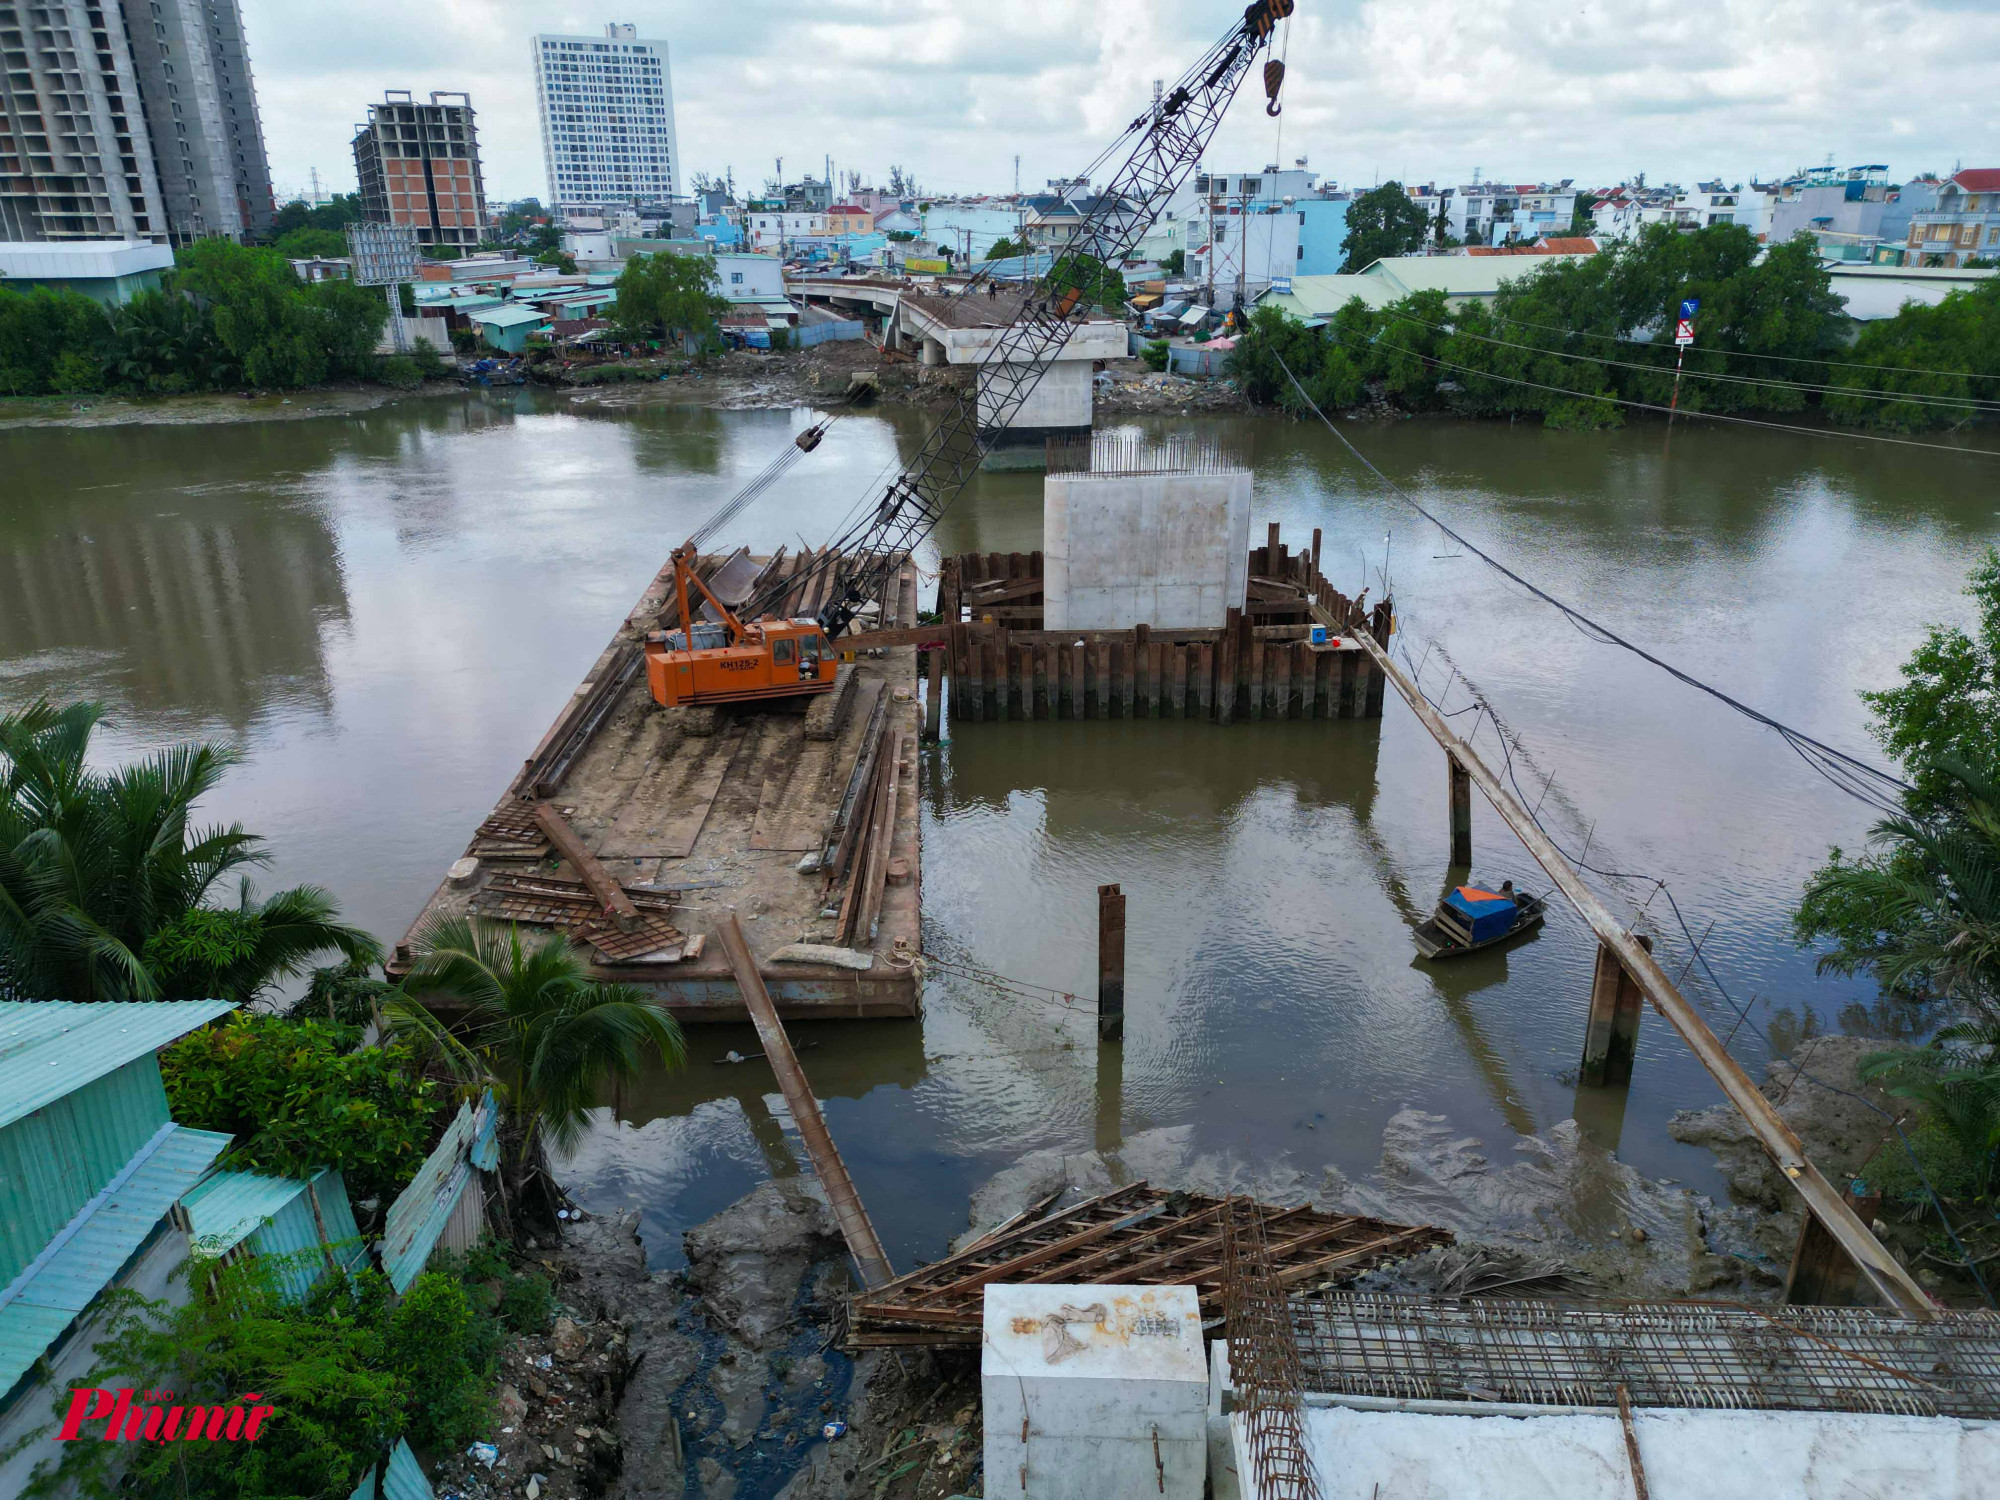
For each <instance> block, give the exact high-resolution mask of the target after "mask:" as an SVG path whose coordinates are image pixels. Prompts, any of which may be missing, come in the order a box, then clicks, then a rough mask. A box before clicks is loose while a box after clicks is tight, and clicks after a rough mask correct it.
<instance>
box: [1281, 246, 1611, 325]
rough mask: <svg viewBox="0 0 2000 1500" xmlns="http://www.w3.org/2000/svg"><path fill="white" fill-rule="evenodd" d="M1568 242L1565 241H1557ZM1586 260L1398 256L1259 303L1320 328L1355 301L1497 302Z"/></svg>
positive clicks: (1303, 281) (1309, 281)
mask: <svg viewBox="0 0 2000 1500" xmlns="http://www.w3.org/2000/svg"><path fill="white" fill-rule="evenodd" d="M1552 243H1562V241H1552ZM1581 258H1582V256H1581V255H1571V254H1566V253H1564V254H1543V255H1395V256H1385V257H1384V258H1383V259H1381V260H1378V261H1375V262H1373V263H1372V264H1371V265H1369V266H1367V267H1366V268H1365V269H1363V270H1361V271H1359V272H1357V273H1355V274H1353V275H1339V276H1295V277H1293V278H1292V282H1291V289H1290V290H1289V291H1286V290H1283V289H1282V288H1281V287H1278V286H1272V287H1270V288H1269V289H1268V290H1266V291H1265V292H1264V293H1263V295H1261V296H1260V297H1258V298H1257V299H1256V301H1257V305H1258V306H1260V307H1264V306H1269V307H1276V308H1278V309H1280V310H1281V311H1283V312H1286V313H1289V314H1290V315H1291V316H1292V317H1294V318H1297V319H1298V320H1300V321H1301V322H1303V323H1305V324H1306V325H1307V326H1308V327H1316V326H1318V325H1319V324H1321V323H1323V322H1325V321H1326V320H1327V319H1329V318H1331V317H1332V316H1333V315H1334V314H1335V313H1337V312H1338V311H1340V309H1341V308H1343V307H1345V306H1346V305H1347V304H1348V303H1349V302H1351V301H1353V300H1354V299H1355V298H1357V297H1358V298H1360V299H1361V301H1362V302H1363V303H1364V304H1365V305H1367V306H1368V307H1371V308H1383V307H1387V306H1388V305H1389V304H1390V303H1392V302H1398V301H1401V300H1402V299H1403V298H1405V297H1408V296H1410V295H1412V294H1413V293H1416V292H1425V291H1437V292H1443V293H1444V297H1445V304H1446V305H1447V306H1450V307H1462V306H1464V305H1466V304H1467V303H1471V302H1486V301H1491V300H1492V299H1493V298H1494V297H1495V296H1497V295H1499V291H1500V286H1501V284H1502V283H1503V282H1507V281H1512V280H1514V279H1515V278H1517V277H1521V276H1526V275H1529V274H1531V273H1532V272H1533V271H1535V270H1536V269H1537V268H1538V267H1540V266H1543V265H1547V264H1549V263H1550V262H1551V261H1554V260H1558V259H1581Z"/></svg>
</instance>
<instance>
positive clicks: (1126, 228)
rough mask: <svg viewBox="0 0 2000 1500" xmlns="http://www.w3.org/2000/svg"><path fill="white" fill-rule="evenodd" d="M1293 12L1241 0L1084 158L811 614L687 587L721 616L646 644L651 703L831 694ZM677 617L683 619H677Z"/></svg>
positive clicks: (823, 560)
mask: <svg viewBox="0 0 2000 1500" xmlns="http://www.w3.org/2000/svg"><path fill="white" fill-rule="evenodd" d="M1293 8H1294V0H1255V3H1253V4H1252V5H1250V6H1249V8H1248V9H1246V10H1245V11H1244V13H1243V18H1242V20H1241V21H1239V22H1237V23H1236V24H1235V25H1233V26H1232V27H1231V28H1230V29H1229V31H1228V33H1227V34H1226V35H1225V36H1224V37H1223V38H1222V39H1221V40H1220V41H1219V42H1217V43H1216V44H1215V45H1214V46H1212V47H1210V48H1209V49H1208V51H1207V52H1205V53H1204V54H1203V55H1202V56H1201V58H1200V59H1199V60H1198V61H1196V62H1195V63H1194V65H1193V66H1192V67H1190V68H1189V69H1188V70H1187V72H1185V73H1183V74H1182V75H1181V77H1180V78H1179V79H1178V80H1177V81H1176V82H1175V83H1174V85H1173V87H1172V88H1170V89H1168V90H1167V91H1166V92H1165V94H1164V95H1163V96H1162V97H1160V98H1159V99H1158V101H1157V102H1156V103H1154V104H1153V105H1152V106H1151V107H1150V108H1149V109H1148V110H1147V112H1146V113H1145V114H1142V115H1140V116H1139V117H1138V118H1137V119H1135V120H1133V121H1132V123H1131V124H1130V125H1128V126H1127V127H1126V128H1125V130H1124V133H1123V134H1121V135H1120V136H1119V138H1118V139H1117V140H1116V141H1114V142H1113V143H1112V144H1111V145H1110V146H1109V147H1108V148H1106V150H1105V151H1104V152H1103V153H1102V155H1100V156H1099V157H1098V159H1097V161H1096V162H1093V163H1092V164H1091V167H1090V168H1089V169H1088V170H1087V172H1086V174H1085V175H1086V177H1088V176H1089V175H1091V174H1092V173H1094V172H1095V171H1096V170H1098V169H1099V168H1100V167H1101V166H1103V165H1104V164H1105V163H1106V162H1108V161H1111V160H1113V159H1114V158H1116V157H1117V156H1118V154H1119V153H1120V152H1121V151H1123V152H1124V153H1125V156H1124V160H1123V162H1122V163H1121V164H1120V165H1119V166H1118V167H1117V168H1116V170H1115V171H1114V172H1113V173H1112V175H1111V178H1110V180H1109V181H1108V182H1106V183H1105V185H1104V187H1103V189H1102V190H1101V191H1100V192H1099V193H1098V194H1097V196H1096V197H1095V198H1092V199H1088V200H1086V201H1085V202H1084V204H1083V208H1084V212H1083V214H1082V217H1081V219H1080V220H1079V222H1078V223H1077V225H1076V228H1075V231H1074V233H1073V234H1072V236H1071V238H1070V240H1069V242H1068V244H1067V245H1066V246H1065V247H1064V248H1063V249H1062V250H1061V251H1060V252H1059V253H1058V254H1056V256H1055V257H1054V260H1053V263H1052V264H1051V265H1050V268H1049V272H1048V274H1047V275H1046V276H1044V277H1041V278H1038V279H1037V280H1036V281H1035V282H1034V283H1033V284H1032V285H1031V286H1030V287H1029V289H1028V293H1027V295H1026V296H1025V297H1024V298H1023V299H1022V302H1021V305H1020V311H1019V312H1018V313H1017V314H1016V315H1015V317H1014V319H1013V320H1012V321H1011V322H1010V323H1008V324H1007V325H1006V326H1005V327H1004V328H1003V329H1002V330H1001V331H1000V336H999V337H998V338H996V339H994V340H993V342H992V343H991V344H990V345H989V346H988V348H987V350H986V352H985V353H984V355H982V357H981V359H980V362H979V365H978V367H977V372H976V375H975V380H974V389H973V391H972V393H971V394H970V395H966V394H961V395H960V396H959V397H958V398H957V400H956V401H955V402H954V403H953V405H952V407H951V409H950V410H949V411H948V412H946V413H945V415H944V416H943V417H942V418H941V419H940V420H939V422H938V424H937V425H936V426H935V427H934V428H932V429H931V432H930V434H929V436H928V437H926V438H925V440H924V444H923V447H922V448H921V449H919V450H918V452H917V454H916V456H915V457H914V458H913V459H912V460H911V461H910V464H909V466H908V467H907V468H905V469H904V470H903V472H902V473H901V474H899V475H897V476H896V478H895V479H893V480H892V481H890V483H889V485H888V487H887V488H886V489H885V490H884V491H883V493H882V495H881V497H880V498H879V499H878V500H876V501H875V503H874V504H872V505H870V506H869V507H868V508H867V509H865V510H864V511H863V512H862V513H861V515H860V516H859V517H858V518H857V519H856V520H854V521H853V522H852V523H851V524H849V526H848V527H847V529H846V530H845V531H843V532H842V533H841V534H840V535H839V536H837V537H835V538H834V539H833V540H832V542H831V543H830V544H829V545H828V546H827V548H826V549H825V551H824V552H822V553H821V554H820V556H819V558H818V559H816V560H815V561H814V563H813V564H812V568H813V569H814V570H818V569H823V568H836V569H838V570H839V571H838V574H837V586H836V587H834V588H833V589H831V590H830V591H829V592H828V596H827V597H828V602H827V604H826V606H825V607H824V608H823V609H822V610H821V611H820V613H819V616H818V618H817V620H816V621H813V622H805V621H772V622H770V629H769V630H768V631H767V629H766V628H765V622H764V621H763V620H762V618H761V617H763V616H765V615H767V614H769V613H770V612H771V611H772V610H774V609H776V608H777V607H778V606H779V604H780V603H781V601H782V600H783V599H784V598H785V597H786V596H787V595H788V594H789V593H791V591H792V590H794V589H796V588H798V587H799V584H800V579H801V576H802V575H801V574H794V575H792V576H791V577H789V578H786V579H784V580H782V581H774V582H773V583H771V584H770V585H768V586H767V587H766V588H765V589H764V591H763V592H761V593H760V594H758V595H756V596H754V597H753V598H752V599H751V600H750V601H749V602H748V603H747V604H746V605H745V606H744V607H743V608H742V609H741V610H739V611H732V610H729V609H727V608H725V607H724V606H723V605H722V604H721V603H720V601H718V600H716V599H715V598H714V596H713V595H712V594H708V591H707V590H706V589H705V588H702V587H701V585H700V582H699V580H698V579H696V580H694V585H695V587H696V588H697V589H698V590H699V591H700V592H702V593H703V594H705V595H708V600H709V604H710V606H711V608H712V611H716V612H719V613H720V615H721V616H722V618H721V620H720V622H719V623H718V625H717V626H715V627H710V629H711V630H712V632H713V633H712V634H711V635H710V637H709V639H708V640H704V639H703V627H700V626H697V627H696V628H695V630H694V631H693V632H692V636H691V637H690V634H689V633H688V632H686V631H674V632H671V633H669V634H667V635H665V636H663V637H661V638H660V639H659V640H658V641H657V642H655V643H654V645H653V646H652V647H651V648H650V649H649V652H648V658H649V660H648V669H649V676H650V679H651V682H652V686H653V696H654V697H655V698H657V699H658V700H659V701H660V702H662V703H704V702H725V701H731V700H742V699H749V698H762V697H776V696H781V695H790V694H794V693H800V692H816V691H823V690H825V689H827V688H830V687H832V686H833V680H834V674H833V670H832V660H831V658H832V652H831V650H830V649H829V648H828V646H827V644H826V642H827V641H828V640H831V639H833V638H837V637H838V636H839V635H840V634H841V633H842V632H843V631H845V630H846V629H847V627H848V625H849V624H850V623H851V622H852V621H853V619H854V616H855V612H856V611H857V610H858V609H859V608H860V607H861V605H862V604H863V603H864V602H866V601H867V600H869V599H871V598H874V597H876V596H877V595H878V594H879V593H880V592H881V589H882V587H883V585H884V583H885V582H886V581H887V578H888V574H889V573H890V571H891V570H892V569H894V568H895V567H897V566H899V564H898V562H897V559H898V558H899V557H901V556H903V555H905V554H907V553H909V552H911V551H913V550H914V549H915V547H916V545H917V544H918V543H919V542H921V541H922V540H923V539H924V538H925V537H926V536H928V535H929V534H930V533H931V531H932V530H933V529H935V528H936V526H937V524H938V522H939V521H940V520H942V519H943V517H944V513H945V511H946V510H947V509H948V508H949V507H950V505H951V503H952V502H953V501H954V500H956V499H957V498H958V495H959V493H960V491H962V490H963V489H964V488H965V486H966V485H967V483H969V482H970V481H971V478H972V476H973V474H974V473H975V472H976V471H977V470H978V468H979V462H980V460H981V459H982V458H983V457H984V456H985V454H986V452H987V450H988V448H989V447H990V446H991V444H992V442H993V440H994V439H995V438H997V437H998V435H999V434H1000V433H1001V432H1003V431H1004V430H1005V429H1006V428H1007V426H1008V424H1009V423H1010V422H1011V421H1012V420H1013V418H1014V417H1015V415H1016V414H1017V413H1018V412H1019V411H1020V410H1021V408H1022V407H1023V406H1024V405H1025V404H1026V402H1027V400H1028V398H1029V397H1030V396H1031V395H1032V394H1033V393H1034V390H1035V387H1036V386H1037V385H1039V384H1040V383H1041V380H1042V377H1043V376H1044V375H1045V374H1046V373H1047V372H1048V368H1049V365H1050V364H1051V363H1052V362H1053V361H1054V359H1055V357H1056V355H1057V354H1059V353H1060V352H1061V350H1062V348H1063V346H1064V345H1065V344H1067V343H1068V342H1069V340H1070V337H1071V336H1072V335H1073V334H1074V333H1075V332H1076V329H1077V327H1078V325H1079V324H1080V323H1081V322H1082V321H1083V320H1084V318H1086V317H1087V316H1088V315H1089V313H1090V311H1091V308H1092V306H1093V305H1094V297H1093V293H1094V290H1095V286H1096V283H1097V281H1098V279H1099V277H1101V276H1102V275H1103V273H1104V270H1105V268H1106V267H1108V266H1115V265H1117V264H1119V263H1120V262H1121V261H1123V260H1124V259H1125V257H1126V256H1127V254H1129V253H1130V252H1131V250H1132V249H1133V248H1134V247H1135V246H1136V245H1137V244H1138V242H1139V241H1140V239H1141V238H1143V237H1144V235H1145V234H1146V232H1147V231H1148V230H1149V229H1150V228H1152V225H1153V222H1154V221H1155V220H1156V219H1157V218H1158V217H1159V215H1160V213H1161V211H1162V210H1163V209H1164V207H1165V205H1166V203H1167V202H1168V200H1169V199H1170V198H1171V197H1172V196H1173V194H1174V193H1175V192H1176V190H1178V189H1179V187H1180V186H1181V184H1182V183H1183V182H1185V181H1186V180H1187V176H1188V174H1189V173H1190V172H1192V171H1193V170H1194V168H1195V167H1196V165H1197V164H1198V163H1199V162H1200V161H1201V158H1202V154H1203V153H1204V152H1205V151H1206V150H1207V148H1208V144H1209V142H1210V141H1211V140H1212V139H1213V138H1214V135H1215V132H1216V129H1217V127H1218V126H1220V125H1221V123H1222V116H1223V114H1224V112H1225V111H1226V110H1227V109H1228V107H1229V102H1230V100H1231V99H1233V98H1234V97H1235V95H1236V90H1237V89H1238V87H1239V86H1240V85H1241V84H1242V82H1243V80H1244V78H1245V77H1246V76H1248V75H1249V73H1250V71H1251V69H1252V68H1253V67H1254V66H1255V65H1256V61H1257V58H1258V55H1259V54H1260V53H1263V52H1265V51H1267V50H1269V48H1270V45H1271V41H1272V38H1273V36H1274V34H1275V33H1276V30H1277V27H1278V25H1279V23H1280V22H1282V21H1284V20H1285V19H1286V18H1287V17H1289V16H1290V15H1291V14H1292V11H1293ZM1284 75H1285V65H1284V64H1283V63H1282V62H1280V61H1278V60H1277V59H1276V58H1271V59H1268V60H1267V61H1266V62H1265V64H1264V90H1265V94H1266V96H1267V98H1268V100H1269V103H1268V105H1267V109H1266V112H1267V113H1269V114H1276V113H1277V112H1278V93H1279V90H1280V88H1281V87H1282V85H1283V83H1284ZM820 430H821V429H819V428H814V429H812V430H811V432H809V433H808V434H806V437H809V438H811V439H812V440H813V441H814V442H815V443H816V442H817V434H818V433H819V431H820ZM801 446H802V447H803V446H804V441H803V439H802V442H801ZM674 560H675V566H676V572H677V575H678V576H677V584H678V586H679V589H680V592H681V597H682V598H683V599H684V600H685V599H686V598H687V597H688V595H687V589H688V581H689V578H690V577H691V575H692V569H693V563H694V554H693V544H692V543H690V545H689V546H687V547H683V548H681V549H680V550H679V551H678V552H676V553H675V554H674ZM681 618H682V619H683V620H686V619H687V618H688V616H687V615H686V613H685V612H684V613H683V614H682V616H681ZM801 627H805V628H804V629H803V630H801ZM815 627H816V628H815ZM822 634H823V638H818V639H816V637H821V636H822ZM780 656H782V658H783V659H782V660H779V659H778V658H779V657H780ZM808 663H809V664H808Z"/></svg>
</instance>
